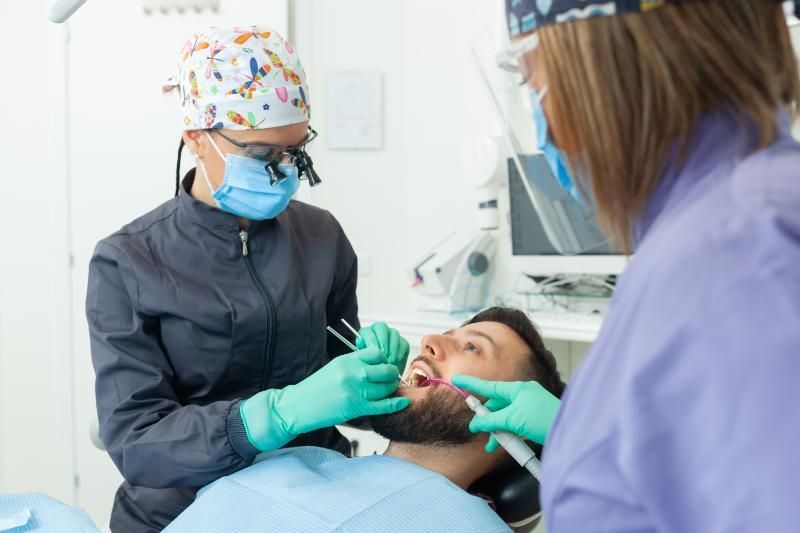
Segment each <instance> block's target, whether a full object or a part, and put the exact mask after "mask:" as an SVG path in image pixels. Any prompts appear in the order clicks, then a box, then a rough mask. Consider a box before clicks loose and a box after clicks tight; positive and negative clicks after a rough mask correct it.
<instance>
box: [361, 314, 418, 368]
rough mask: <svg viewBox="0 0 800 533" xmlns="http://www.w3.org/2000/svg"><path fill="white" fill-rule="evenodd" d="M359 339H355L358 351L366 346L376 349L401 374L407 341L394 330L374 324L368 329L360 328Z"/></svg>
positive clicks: (406, 353) (406, 355) (407, 347)
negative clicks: (383, 354) (384, 355)
mask: <svg viewBox="0 0 800 533" xmlns="http://www.w3.org/2000/svg"><path fill="white" fill-rule="evenodd" d="M358 334H359V335H361V338H360V339H356V346H357V347H358V348H359V349H362V348H366V347H367V346H370V347H374V348H378V349H379V350H380V351H382V352H383V353H385V354H386V357H388V358H389V364H392V365H394V366H396V367H397V371H398V372H400V373H402V372H403V370H405V369H406V360H407V359H408V349H409V346H408V341H407V340H405V339H404V338H403V337H401V336H400V333H398V332H397V330H396V329H394V328H390V327H389V326H388V325H386V324H385V323H384V322H375V323H374V324H372V325H371V326H370V327H368V328H361V329H360V330H359V332H358Z"/></svg>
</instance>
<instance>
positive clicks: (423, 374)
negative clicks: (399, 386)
mask: <svg viewBox="0 0 800 533" xmlns="http://www.w3.org/2000/svg"><path fill="white" fill-rule="evenodd" d="M420 359H421V358H417V359H416V360H415V361H414V362H413V363H411V366H409V368H408V371H407V372H406V374H405V376H403V379H404V380H405V381H406V383H408V387H410V388H419V387H424V386H425V385H423V384H424V383H425V382H426V381H427V380H428V378H433V377H438V376H439V374H437V373H436V371H435V370H434V369H433V368H431V367H430V366H429V365H428V364H426V363H425V362H424V361H421V360H420Z"/></svg>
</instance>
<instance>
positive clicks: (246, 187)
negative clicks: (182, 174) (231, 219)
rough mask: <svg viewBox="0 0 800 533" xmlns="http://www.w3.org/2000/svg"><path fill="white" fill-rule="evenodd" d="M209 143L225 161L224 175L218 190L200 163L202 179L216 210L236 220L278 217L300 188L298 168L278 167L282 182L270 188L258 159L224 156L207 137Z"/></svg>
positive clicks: (267, 174) (285, 165)
mask: <svg viewBox="0 0 800 533" xmlns="http://www.w3.org/2000/svg"><path fill="white" fill-rule="evenodd" d="M205 133H206V136H207V137H208V140H209V142H210V143H211V145H212V146H213V147H214V149H215V150H216V151H217V154H219V156H220V157H221V158H222V159H223V161H225V175H224V177H223V179H222V185H220V186H219V188H218V189H217V190H214V187H212V186H211V182H210V181H209V179H208V172H206V168H205V165H204V164H203V161H202V160H199V163H200V166H201V169H202V171H203V176H204V177H205V179H206V183H207V184H208V189H209V190H210V191H211V197H212V198H213V199H214V202H215V203H216V204H217V207H219V208H220V209H222V210H223V211H226V212H228V213H230V214H232V215H236V216H237V217H242V218H246V219H249V220H267V219H270V218H275V217H277V216H278V215H280V214H281V213H282V212H283V211H284V210H285V209H286V207H287V206H288V205H289V200H291V199H292V196H294V193H296V192H297V189H298V188H299V187H300V180H299V178H298V176H297V167H296V166H295V165H294V164H291V163H282V164H279V165H278V170H280V171H281V172H282V173H283V175H284V176H285V179H284V180H282V181H280V182H279V183H276V184H275V185H272V183H271V178H270V175H269V173H268V172H267V169H266V168H265V163H264V162H263V161H261V160H259V159H252V158H249V157H242V156H240V155H235V154H227V155H224V154H223V153H222V151H221V150H220V149H219V147H218V146H217V144H216V143H215V142H214V140H213V139H212V138H211V136H210V135H208V133H207V132H205Z"/></svg>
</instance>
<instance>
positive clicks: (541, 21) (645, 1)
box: [506, 0, 719, 39]
mask: <svg viewBox="0 0 800 533" xmlns="http://www.w3.org/2000/svg"><path fill="white" fill-rule="evenodd" d="M709 1H712V2H716V1H719V0H506V16H507V17H508V32H509V35H510V36H511V38H512V39H513V38H514V37H517V36H519V35H524V34H526V33H529V32H532V31H534V30H536V29H537V28H539V27H541V26H547V25H549V24H560V23H562V22H571V21H573V20H581V19H587V18H591V17H603V16H611V15H624V14H626V13H642V12H645V11H650V10H651V9H657V8H659V7H663V6H665V5H668V4H688V3H692V2H709Z"/></svg>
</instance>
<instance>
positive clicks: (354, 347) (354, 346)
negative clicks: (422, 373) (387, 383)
mask: <svg viewBox="0 0 800 533" xmlns="http://www.w3.org/2000/svg"><path fill="white" fill-rule="evenodd" d="M342 322H344V319H342ZM344 323H345V325H346V326H347V327H348V328H349V327H350V325H349V324H348V323H347V322H344ZM325 329H327V330H328V331H330V332H331V335H333V336H334V337H336V338H337V339H339V340H340V341H342V344H344V345H345V346H347V347H348V348H350V349H351V350H353V351H354V352H357V351H358V348H356V345H355V344H353V343H352V342H350V341H349V340H347V339H345V338H344V337H343V336H342V335H340V334H339V332H338V331H336V330H335V329H333V328H332V327H330V326H328V327H327V328H325ZM350 329H353V328H350ZM356 335H358V333H356ZM359 337H360V336H359ZM400 381H401V382H402V383H403V385H405V386H406V387H409V386H410V385H409V384H408V382H407V381H406V380H405V379H403V376H400Z"/></svg>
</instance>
